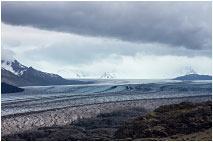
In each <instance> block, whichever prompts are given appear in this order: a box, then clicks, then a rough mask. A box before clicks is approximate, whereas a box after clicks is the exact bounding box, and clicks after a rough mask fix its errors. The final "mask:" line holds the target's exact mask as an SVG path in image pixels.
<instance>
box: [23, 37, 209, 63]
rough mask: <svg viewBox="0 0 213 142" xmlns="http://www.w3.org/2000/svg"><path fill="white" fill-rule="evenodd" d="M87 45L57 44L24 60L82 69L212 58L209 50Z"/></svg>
mask: <svg viewBox="0 0 213 142" xmlns="http://www.w3.org/2000/svg"><path fill="white" fill-rule="evenodd" d="M85 44H86V47H85V45H84V44H83V45H79V44H78V43H77V44H75V43H73V42H69V41H66V42H57V43H54V44H53V45H50V46H48V47H45V48H42V47H41V48H36V49H32V50H29V51H26V52H24V53H23V56H24V57H25V58H27V59H31V60H35V61H38V60H41V61H43V60H44V61H51V62H53V63H55V64H60V65H62V64H63V65H74V66H81V65H85V64H88V65H89V64H90V65H91V64H93V63H97V62H101V61H103V60H108V61H109V62H111V61H112V62H115V61H118V62H119V61H121V60H122V57H126V56H128V57H133V58H134V57H136V58H137V55H142V56H147V55H149V56H184V57H195V56H200V57H202V56H207V57H209V58H211V52H209V50H192V49H185V48H182V49H178V50H176V49H174V48H169V47H166V46H165V45H164V46H163V45H142V46H140V45H138V44H131V43H125V42H124V43H123V42H120V43H116V42H115V43H111V42H106V43H105V44H104V45H102V43H99V44H94V43H85ZM155 46H156V47H155Z"/></svg>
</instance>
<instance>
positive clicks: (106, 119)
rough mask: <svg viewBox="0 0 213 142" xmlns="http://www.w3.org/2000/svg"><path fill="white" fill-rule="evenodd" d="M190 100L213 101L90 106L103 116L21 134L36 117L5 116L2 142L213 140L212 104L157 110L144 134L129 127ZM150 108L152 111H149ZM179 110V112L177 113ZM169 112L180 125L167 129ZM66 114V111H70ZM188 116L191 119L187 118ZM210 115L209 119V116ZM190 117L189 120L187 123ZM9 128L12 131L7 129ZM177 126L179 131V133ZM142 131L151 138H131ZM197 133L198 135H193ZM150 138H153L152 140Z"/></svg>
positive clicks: (121, 103)
mask: <svg viewBox="0 0 213 142" xmlns="http://www.w3.org/2000/svg"><path fill="white" fill-rule="evenodd" d="M190 100H191V101H192V102H202V101H206V100H211V97H206V98H205V97H188V98H175V99H157V100H138V101H127V102H116V103H115V102H114V103H107V104H100V105H99V106H97V105H94V106H93V105H91V106H90V107H88V106H87V108H88V111H90V112H92V111H93V110H91V108H94V109H95V108H96V109H95V111H97V110H99V111H100V110H101V111H102V113H100V112H99V113H98V112H96V113H92V115H93V116H92V115H90V117H88V118H86V117H84V118H83V119H77V121H74V122H72V123H69V124H66V125H63V126H62V125H57V123H56V124H52V125H51V126H45V125H43V126H41V127H34V128H33V129H32V128H31V129H29V130H27V131H26V130H25V131H20V130H21V127H26V126H25V125H27V124H28V123H29V121H30V120H31V121H32V118H31V119H30V117H29V116H32V115H35V114H20V115H17V116H16V115H14V116H5V117H3V118H2V119H3V121H4V123H2V124H3V125H2V126H3V128H4V129H2V130H4V131H2V132H4V133H2V134H3V135H2V140H64V141H66V140H82V141H83V140H85V141H86V140H88V141H91V140H101V141H102V140H135V139H139V140H144V139H145V140H146V138H149V139H153V140H156V139H155V137H156V138H158V139H157V140H162V139H161V138H164V139H163V140H165V138H171V137H172V138H173V139H174V138H175V140H179V139H180V140H183V139H184V138H181V137H183V136H185V135H186V134H189V135H190V136H188V137H187V138H188V139H189V140H190V139H192V138H191V137H193V138H194V137H195V136H197V135H203V136H204V135H205V138H206V137H207V136H208V137H210V138H211V133H210V130H211V125H210V121H211V119H210V116H211V115H210V114H211V112H210V111H209V109H211V108H210V104H211V102H206V103H202V104H203V107H202V105H200V104H194V103H182V106H183V104H184V108H185V107H186V109H188V111H185V109H183V110H184V111H183V110H181V107H180V108H179V107H178V106H179V105H176V106H175V107H174V106H173V107H172V105H169V106H171V108H170V107H169V106H164V107H160V108H158V109H156V110H155V111H154V112H151V113H150V114H148V116H150V117H148V118H147V121H146V124H144V125H146V126H147V128H146V129H143V131H142V128H144V127H139V126H143V125H142V124H141V125H134V126H135V127H134V126H133V125H128V124H131V122H133V124H134V121H135V120H137V119H138V118H142V117H141V116H144V115H145V114H147V113H149V112H150V111H152V110H153V109H155V108H157V107H159V106H160V105H162V104H164V105H165V104H174V103H180V102H183V101H190ZM206 105H207V106H206ZM151 106H152V108H150V107H151ZM180 106H181V105H180ZM176 107H177V108H178V109H176V110H175V108H176ZM116 108H117V109H116ZM167 108H168V109H167ZM198 108H199V109H198ZM207 108H208V109H207ZM81 109H82V110H84V111H81V113H83V112H87V111H86V110H85V107H82V108H81ZM81 109H80V110H81ZM106 109H107V111H106ZM169 109H174V111H176V112H179V114H180V116H179V117H178V121H176V118H175V117H173V118H172V119H171V120H172V122H171V123H168V124H169V125H168V126H165V125H167V123H166V122H165V123H163V122H164V121H163V120H164V118H166V119H165V121H166V120H170V117H171V116H173V115H171V112H170V111H168V110H169ZM206 109H207V110H206ZM64 110H66V111H67V110H68V108H66V109H64ZM104 110H105V111H104ZM55 111H56V110H55ZM55 111H52V112H55ZM182 111H183V114H182V115H181V113H182ZM57 112H58V113H59V112H60V111H57ZM70 112H71V111H70ZM188 112H189V114H190V115H189V114H188ZM41 113H42V114H44V112H39V113H37V117H41ZM60 113H61V112H60ZM153 113H154V114H155V113H157V114H158V115H157V116H156V118H155V117H154V118H153V117H151V116H152V115H153ZM195 113H196V115H195ZM51 114H52V113H51ZM64 114H65V113H64ZM161 114H162V115H161ZM207 114H208V116H209V117H207V116H206V115H207ZM22 115H23V116H24V117H25V118H26V121H25V122H24V123H23V122H22V121H21V120H22V119H21V118H23V116H22ZM45 115H46V112H45ZM82 116H83V115H82ZM154 116H155V115H154ZM188 116H190V119H187V118H188ZM57 117H58V116H57ZM137 117H138V118H137ZM144 117H147V115H145V116H144ZM135 118H136V119H135ZM181 118H183V119H181ZM46 119H49V118H48V116H47V115H46ZM155 119H157V120H158V119H159V122H161V121H160V120H162V123H160V125H156V126H154V124H158V123H154V122H155ZM179 119H180V120H181V123H179ZM14 120H15V121H14ZM27 120H28V121H27ZM58 120H59V119H58ZM60 120H61V119H60ZM63 120H64V118H63ZM185 120H186V121H185ZM204 120H205V121H204ZM206 120H207V121H206ZM127 121H128V122H127ZM152 121H153V123H152ZM190 121H193V123H189V122H190ZM6 122H7V123H6ZM18 122H22V123H20V124H23V125H21V126H20V125H18V126H17V125H16V123H18ZM39 122H43V121H39ZM126 122H127V123H126ZM148 122H150V123H148ZM43 123H44V122H43ZM125 123H126V124H125ZM188 123H189V125H188ZM24 124H25V125H24ZM39 124H40V123H39ZM139 124H140V123H139ZM186 124H187V125H186ZM194 124H196V127H194ZM32 125H33V124H32ZM127 125H128V126H133V127H129V128H128V129H125V128H126V126H127ZM173 125H174V126H175V127H174V126H173ZM192 125H193V127H192ZM8 126H9V127H11V128H8ZM170 126H171V127H170ZM172 126H173V127H172ZM177 126H178V128H177V129H176V127H177ZM19 127H20V128H19ZM148 127H150V128H148ZM179 127H180V128H179ZM191 127H192V128H193V129H192V128H191ZM164 128H166V129H167V128H169V130H170V131H171V133H168V132H167V131H165V129H164ZM195 128H197V130H199V131H194V129H195ZM198 128H199V129H198ZM12 129H16V130H19V132H16V131H12ZM149 129H150V131H149ZM6 130H10V132H11V134H7V132H6ZM139 130H141V131H142V132H150V133H151V134H150V135H145V136H146V137H145V138H144V137H140V136H139V137H134V135H133V136H132V135H129V132H130V133H131V132H134V131H135V134H136V135H137V132H139ZM182 130H185V131H186V132H187V133H181V134H180V133H179V132H180V131H182ZM192 130H193V131H192ZM200 130H201V132H200ZM141 131H140V132H141ZM185 131H184V132H185ZM203 131H204V132H203ZM195 132H196V133H199V134H194V133H195ZM166 133H167V134H166ZM126 134H127V135H126ZM163 134H164V135H163ZM175 134H176V135H175ZM177 134H178V135H177ZM191 135H192V136H191ZM194 135H195V136H194ZM206 135H207V136H206ZM131 136H132V137H131ZM150 136H152V137H151V138H150ZM178 138H179V139H178ZM196 140H199V139H196ZM204 140H209V139H204Z"/></svg>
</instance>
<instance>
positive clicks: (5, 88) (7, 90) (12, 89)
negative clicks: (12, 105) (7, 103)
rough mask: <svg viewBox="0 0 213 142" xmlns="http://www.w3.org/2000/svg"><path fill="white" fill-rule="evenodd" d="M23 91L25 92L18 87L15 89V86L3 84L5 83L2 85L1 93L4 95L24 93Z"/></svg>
mask: <svg viewBox="0 0 213 142" xmlns="http://www.w3.org/2000/svg"><path fill="white" fill-rule="evenodd" d="M22 91H24V89H22V88H18V87H15V86H12V85H9V84H6V83H3V82H2V83H1V93H2V94H4V93H17V92H22Z"/></svg>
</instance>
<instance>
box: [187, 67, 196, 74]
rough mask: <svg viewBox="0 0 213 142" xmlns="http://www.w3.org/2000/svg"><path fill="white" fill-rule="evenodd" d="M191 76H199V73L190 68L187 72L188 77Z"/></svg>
mask: <svg viewBox="0 0 213 142" xmlns="http://www.w3.org/2000/svg"><path fill="white" fill-rule="evenodd" d="M190 74H197V72H196V71H195V70H194V69H192V68H188V70H187V71H186V75H190Z"/></svg>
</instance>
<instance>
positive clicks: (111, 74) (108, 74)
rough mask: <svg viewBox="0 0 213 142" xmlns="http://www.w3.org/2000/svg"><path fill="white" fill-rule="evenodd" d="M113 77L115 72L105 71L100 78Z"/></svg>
mask: <svg viewBox="0 0 213 142" xmlns="http://www.w3.org/2000/svg"><path fill="white" fill-rule="evenodd" d="M112 78H115V74H114V73H111V72H105V73H103V74H102V75H101V79H112Z"/></svg>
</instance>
